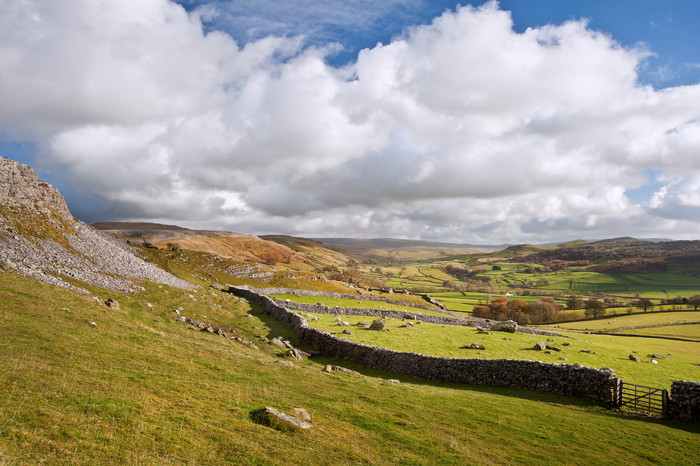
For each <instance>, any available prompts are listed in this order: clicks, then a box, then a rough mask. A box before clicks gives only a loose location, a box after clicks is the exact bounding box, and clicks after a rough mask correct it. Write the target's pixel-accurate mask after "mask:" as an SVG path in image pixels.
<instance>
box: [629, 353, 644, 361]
mask: <svg viewBox="0 0 700 466" xmlns="http://www.w3.org/2000/svg"><path fill="white" fill-rule="evenodd" d="M629 358H630V361H634V362H642V361H641V359H639V358H638V357H637V356H636V355H634V354H630V355H629Z"/></svg>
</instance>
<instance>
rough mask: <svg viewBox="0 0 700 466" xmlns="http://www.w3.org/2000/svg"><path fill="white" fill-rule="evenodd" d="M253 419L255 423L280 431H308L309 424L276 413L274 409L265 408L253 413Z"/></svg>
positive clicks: (287, 415)
mask: <svg viewBox="0 0 700 466" xmlns="http://www.w3.org/2000/svg"><path fill="white" fill-rule="evenodd" d="M253 419H254V420H255V422H256V423H258V424H262V425H265V426H268V427H272V428H275V429H280V430H295V429H310V428H311V424H309V423H308V422H306V421H302V420H301V419H298V418H296V417H294V416H292V415H290V414H287V413H283V412H281V411H277V410H276V409H274V408H270V407H269V406H266V407H265V409H261V410H259V411H257V412H255V413H253Z"/></svg>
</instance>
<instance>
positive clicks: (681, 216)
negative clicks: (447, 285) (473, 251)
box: [0, 0, 700, 243]
mask: <svg viewBox="0 0 700 466" xmlns="http://www.w3.org/2000/svg"><path fill="white" fill-rule="evenodd" d="M208 8H209V9H208V10H207V11H203V10H198V11H195V12H193V13H190V14H188V13H187V12H186V11H185V10H184V9H183V8H182V7H181V6H180V5H177V4H175V3H172V2H169V1H166V0H112V1H103V2H94V1H91V0H66V1H63V2H60V5H59V2H54V1H50V0H23V1H21V2H10V1H0V68H1V69H2V70H3V72H2V73H1V74H0V102H2V105H1V106H0V135H2V138H3V139H5V140H16V141H27V142H30V143H32V144H35V145H36V147H37V154H36V156H35V160H36V163H37V166H38V167H39V168H41V169H45V170H49V169H51V170H54V171H55V173H56V174H60V176H61V179H62V180H63V182H64V183H66V184H69V185H70V186H71V194H70V196H69V201H71V207H73V208H74V210H75V211H76V212H77V213H78V214H80V213H81V212H82V213H83V214H84V215H85V216H86V219H87V220H98V219H100V220H107V219H110V218H105V217H103V216H100V212H104V214H103V215H108V214H109V215H117V216H119V217H120V218H123V219H154V220H155V219H158V220H161V221H167V222H168V223H180V224H183V225H187V226H197V227H209V228H225V229H236V230H245V231H254V232H260V233H263V232H286V233H292V234H299V235H309V236H355V235H362V236H402V237H423V238H430V239H443V240H450V241H459V242H470V241H471V242H485V243H500V242H507V241H509V242H515V241H517V242H520V241H549V240H553V239H571V238H576V237H589V238H590V237H604V236H614V235H627V234H633V235H636V236H640V237H644V236H670V237H692V236H694V233H693V232H694V231H697V227H698V223H699V222H700V215H697V213H698V211H697V209H698V205H700V201H698V199H699V198H700V194H699V191H698V189H699V188H698V186H699V184H698V181H697V180H698V179H700V164H698V162H697V160H698V158H697V157H698V153H697V151H698V147H700V123H699V122H700V85H694V86H684V87H676V88H667V89H664V90H661V91H657V90H654V89H652V88H650V87H645V86H642V85H640V84H639V83H638V81H637V73H638V71H639V69H640V66H642V65H643V63H644V60H645V59H646V58H647V57H648V56H649V53H650V52H649V51H648V50H646V49H644V48H641V47H637V48H632V49H628V48H624V47H622V46H620V44H618V43H617V42H616V41H615V40H614V39H613V38H612V37H611V36H610V35H609V34H606V33H604V32H600V31H593V30H591V29H590V28H589V27H588V25H587V23H586V22H585V21H570V22H566V23H563V24H559V25H547V26H544V27H541V28H531V29H528V30H526V31H524V32H522V33H518V32H516V31H515V30H514V29H513V23H512V20H511V17H510V14H509V12H507V11H503V10H501V9H500V7H499V5H498V4H497V3H495V2H490V3H487V4H485V5H484V6H482V7H480V8H473V7H469V6H467V7H460V8H458V9H457V10H456V11H448V12H445V13H444V14H443V15H442V16H440V17H438V18H436V19H435V20H434V21H433V22H432V24H429V25H423V26H418V27H414V28H412V29H410V30H408V31H406V32H405V34H404V35H402V36H401V37H397V38H396V39H394V40H393V41H392V42H390V43H387V44H385V45H381V44H378V45H377V46H375V47H373V48H371V49H365V50H362V51H361V52H360V53H359V54H358V56H357V60H356V61H355V62H353V63H351V64H349V65H347V66H345V67H343V68H336V67H333V66H331V65H329V64H328V61H327V60H326V57H325V53H326V49H325V48H323V47H320V48H319V47H317V46H315V45H313V46H310V45H305V42H304V39H303V38H302V37H299V36H297V35H286V36H282V35H280V36H269V35H268V36H264V37H259V38H256V39H255V40H251V41H249V42H248V43H246V44H245V45H241V44H238V43H237V42H236V41H235V40H233V39H232V38H231V37H230V36H228V35H227V34H225V33H223V32H217V31H211V32H205V29H204V27H203V25H202V22H201V18H202V17H203V16H204V15H205V14H206V15H209V16H211V15H213V14H216V13H217V11H215V10H212V8H214V7H211V6H210V7H208ZM231 8H232V6H231V5H228V9H225V8H224V9H222V10H221V11H218V13H219V14H227V12H228V13H230V12H231ZM351 13H352V12H351V11H350V10H347V11H345V10H344V11H343V12H342V14H343V16H346V15H351ZM648 170H654V171H658V172H659V173H662V174H664V176H666V178H664V177H663V176H660V177H659V179H666V180H668V182H667V183H666V185H665V186H664V187H662V188H661V189H660V190H659V191H658V192H657V193H656V194H655V195H654V196H653V198H652V199H651V200H650V201H649V202H648V203H647V204H646V205H642V204H635V203H634V202H632V201H631V200H630V199H628V198H627V197H626V195H625V191H627V190H629V189H635V188H639V187H640V185H641V184H643V183H644V179H645V176H644V173H645V171H648ZM56 176H59V175H56ZM81 199H83V200H84V203H83V204H81ZM88 201H89V203H90V205H88V204H87V203H88ZM100 209H104V210H100ZM669 219H672V222H671V221H668V220H669Z"/></svg>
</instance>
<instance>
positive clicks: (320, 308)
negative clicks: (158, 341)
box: [250, 288, 563, 337]
mask: <svg viewBox="0 0 700 466" xmlns="http://www.w3.org/2000/svg"><path fill="white" fill-rule="evenodd" d="M250 290H252V291H254V292H256V293H258V294H261V295H271V294H296V295H304V296H318V297H327V298H336V299H363V300H367V301H377V302H382V303H386V304H396V305H398V306H405V307H413V308H416V309H422V310H432V311H436V309H435V308H434V307H430V306H424V305H421V304H415V303H411V302H407V301H399V300H394V299H386V298H383V297H381V296H373V295H352V294H344V293H327V292H323V291H309V290H295V289H291V288H263V289H255V288H250ZM271 299H273V300H274V301H275V302H276V303H277V304H278V305H280V306H283V307H286V308H289V309H295V310H297V311H302V312H315V313H318V314H335V315H348V316H368V317H381V318H395V319H404V318H406V317H407V316H413V318H415V320H420V321H422V322H429V323H432V324H441V325H460V326H470V327H481V328H484V329H488V328H491V327H492V326H493V325H494V324H496V323H497V321H492V320H489V319H481V318H478V317H471V316H468V317H466V318H465V317H463V316H458V315H457V314H455V313H451V312H449V311H446V310H443V309H440V310H438V311H439V312H442V313H445V314H450V315H452V316H455V317H447V316H440V315H434V314H422V313H420V312H406V311H390V310H384V309H367V308H354V307H339V306H335V307H328V306H324V305H321V304H304V303H295V302H293V301H286V300H285V301H283V300H280V299H276V298H271ZM517 332H518V333H527V334H530V335H546V336H554V337H563V335H560V334H558V333H552V332H547V331H545V330H538V329H534V328H529V327H518V329H517Z"/></svg>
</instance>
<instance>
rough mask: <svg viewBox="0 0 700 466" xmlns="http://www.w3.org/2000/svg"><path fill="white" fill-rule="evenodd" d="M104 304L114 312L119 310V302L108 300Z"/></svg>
mask: <svg viewBox="0 0 700 466" xmlns="http://www.w3.org/2000/svg"><path fill="white" fill-rule="evenodd" d="M105 304H106V305H107V307H111V308H112V309H114V310H116V311H118V310H119V302H117V300H116V299H112V298H109V299H108V300H107V301H105Z"/></svg>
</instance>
